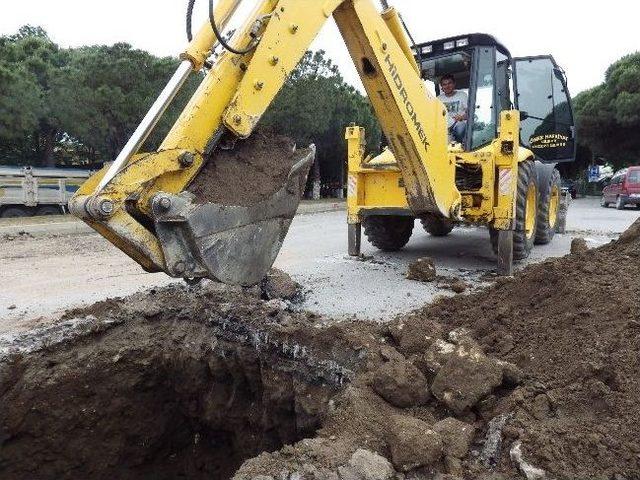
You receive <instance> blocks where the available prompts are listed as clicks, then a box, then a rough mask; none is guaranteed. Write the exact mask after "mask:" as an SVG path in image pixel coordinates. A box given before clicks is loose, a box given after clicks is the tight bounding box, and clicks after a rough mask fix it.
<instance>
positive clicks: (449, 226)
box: [420, 215, 453, 237]
mask: <svg viewBox="0 0 640 480" xmlns="http://www.w3.org/2000/svg"><path fill="white" fill-rule="evenodd" d="M420 223H422V227H423V228H424V229H425V231H426V232H427V233H429V235H431V236H433V237H444V236H446V235H449V233H451V230H453V222H452V221H451V220H449V219H447V218H439V217H435V216H432V215H429V216H426V217H422V218H421V219H420Z"/></svg>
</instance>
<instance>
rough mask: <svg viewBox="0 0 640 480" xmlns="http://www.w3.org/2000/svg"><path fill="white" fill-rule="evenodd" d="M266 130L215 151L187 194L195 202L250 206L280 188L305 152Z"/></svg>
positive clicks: (289, 141) (289, 140)
mask: <svg viewBox="0 0 640 480" xmlns="http://www.w3.org/2000/svg"><path fill="white" fill-rule="evenodd" d="M294 150H295V145H294V142H293V141H292V140H291V139H290V138H288V137H284V136H281V135H275V134H273V133H271V132H270V131H268V130H258V131H256V132H254V133H253V134H252V135H251V136H250V137H249V138H247V139H245V140H238V141H237V142H236V143H235V146H234V147H233V148H232V149H230V150H223V149H221V148H218V149H217V150H216V151H215V153H214V154H213V156H212V157H211V158H210V159H209V160H208V161H207V163H206V164H205V166H204V167H203V168H202V170H201V171H200V173H198V175H197V176H196V178H195V179H194V181H193V182H192V184H191V185H190V186H189V188H188V191H189V192H191V193H193V194H194V195H195V197H196V198H195V201H196V202H197V203H206V202H212V203H218V204H221V205H238V206H250V205H254V204H256V203H259V202H260V201H262V200H265V199H267V198H269V197H270V196H271V195H273V194H274V193H275V192H277V191H278V190H279V189H281V188H282V187H283V186H284V184H285V182H286V179H287V176H288V174H289V171H290V170H291V167H292V166H293V165H294V164H295V163H296V162H297V161H298V160H300V159H301V158H303V157H304V155H305V154H306V153H307V152H308V151H307V150H297V151H295V152H294Z"/></svg>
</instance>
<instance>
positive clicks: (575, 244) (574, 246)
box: [571, 237, 589, 255]
mask: <svg viewBox="0 0 640 480" xmlns="http://www.w3.org/2000/svg"><path fill="white" fill-rule="evenodd" d="M587 250H589V247H588V246H587V241H586V240H585V239H584V238H582V237H577V238H573V239H571V253H573V254H576V255H578V254H580V253H584V252H586V251H587Z"/></svg>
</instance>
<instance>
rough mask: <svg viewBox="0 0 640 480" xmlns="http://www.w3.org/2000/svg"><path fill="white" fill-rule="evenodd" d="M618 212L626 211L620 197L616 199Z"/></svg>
mask: <svg viewBox="0 0 640 480" xmlns="http://www.w3.org/2000/svg"><path fill="white" fill-rule="evenodd" d="M616 210H624V200H622V197H621V196H620V195H618V198H616Z"/></svg>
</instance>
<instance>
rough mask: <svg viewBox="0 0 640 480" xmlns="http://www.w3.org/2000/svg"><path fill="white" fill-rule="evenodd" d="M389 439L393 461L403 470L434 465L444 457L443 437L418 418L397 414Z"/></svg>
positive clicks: (392, 420)
mask: <svg viewBox="0 0 640 480" xmlns="http://www.w3.org/2000/svg"><path fill="white" fill-rule="evenodd" d="M388 439H389V445H390V449H391V461H392V462H393V465H394V466H395V467H396V468H397V469H398V470H401V471H403V472H408V471H410V470H414V469H416V468H419V467H424V466H429V465H432V464H433V463H435V462H437V461H438V460H440V457H442V438H441V437H440V435H439V434H438V433H436V432H435V431H433V430H432V429H431V428H430V427H429V425H428V424H427V423H426V422H423V421H422V420H420V419H418V418H415V417H409V416H406V415H395V416H394V417H393V418H392V419H391V428H390V430H389V436H388Z"/></svg>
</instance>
